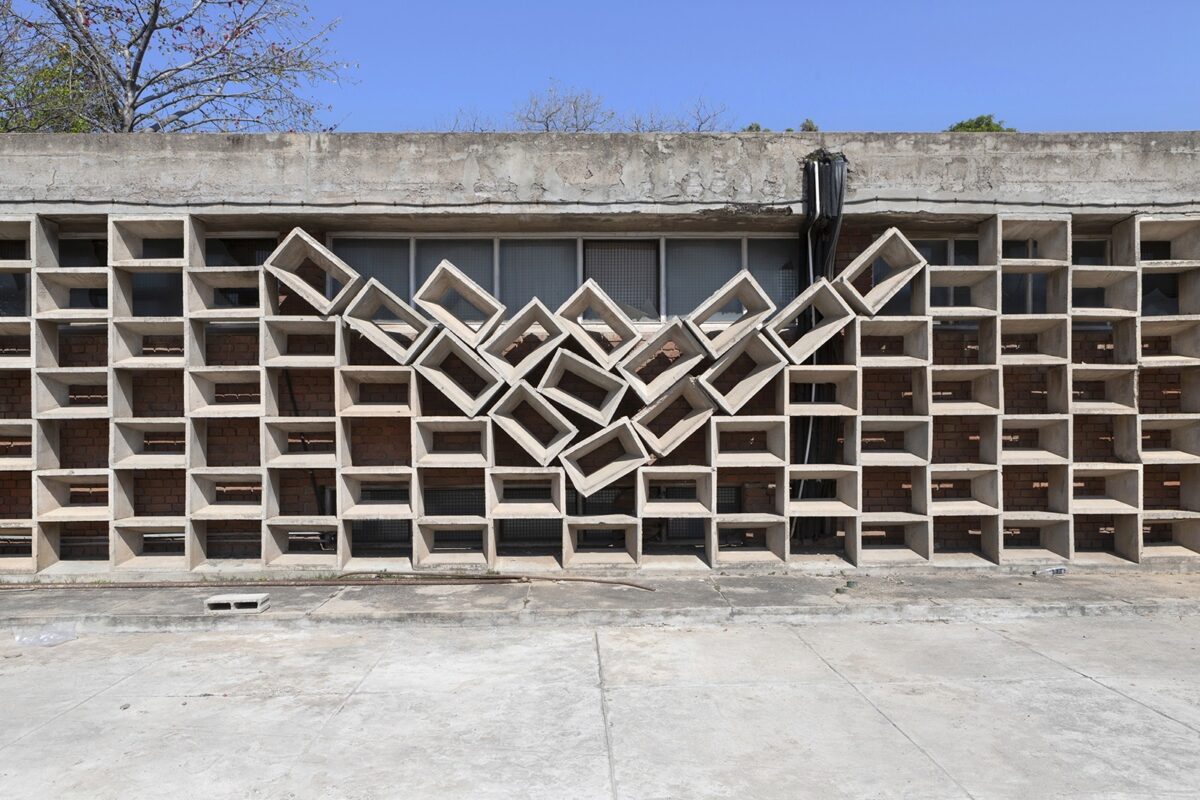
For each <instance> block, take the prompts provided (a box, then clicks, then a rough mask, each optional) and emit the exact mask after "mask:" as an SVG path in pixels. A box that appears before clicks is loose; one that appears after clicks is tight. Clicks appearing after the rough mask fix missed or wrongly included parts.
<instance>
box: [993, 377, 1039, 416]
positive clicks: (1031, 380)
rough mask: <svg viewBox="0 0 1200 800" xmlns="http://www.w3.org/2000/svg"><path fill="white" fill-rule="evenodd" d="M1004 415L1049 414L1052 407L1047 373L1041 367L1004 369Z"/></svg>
mask: <svg viewBox="0 0 1200 800" xmlns="http://www.w3.org/2000/svg"><path fill="white" fill-rule="evenodd" d="M1002 372H1003V379H1004V413H1005V414H1047V413H1050V405H1049V399H1048V395H1047V392H1048V391H1049V384H1048V382H1047V380H1046V371H1045V370H1044V369H1042V368H1040V367H1004V368H1003V370H1002Z"/></svg>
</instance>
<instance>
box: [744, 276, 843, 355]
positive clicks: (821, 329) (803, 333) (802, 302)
mask: <svg viewBox="0 0 1200 800" xmlns="http://www.w3.org/2000/svg"><path fill="white" fill-rule="evenodd" d="M810 309H811V310H813V311H815V313H816V314H817V315H818V318H817V321H816V324H814V325H813V326H812V327H811V328H807V329H802V328H801V327H800V325H799V324H798V323H799V322H800V318H801V316H803V315H805V314H807V313H808V312H809V310H810ZM853 319H854V311H853V309H851V308H850V306H848V305H846V301H845V300H843V299H842V298H841V295H839V294H838V293H837V291H836V290H835V289H834V288H833V285H832V284H830V283H829V281H827V280H825V279H824V278H821V279H819V280H818V281H817V282H816V283H814V284H813V285H812V286H809V287H808V288H807V289H805V290H804V291H803V292H801V293H800V294H798V295H796V298H795V299H794V300H792V302H790V303H788V304H787V305H786V306H784V307H783V308H782V309H781V310H780V312H779V313H778V314H776V315H775V316H774V317H773V318H772V319H771V321H770V322H769V323H768V324H767V326H766V327H765V328H764V329H763V331H764V332H765V333H766V335H767V337H768V338H770V339H771V341H772V342H774V343H775V344H776V345H777V346H778V347H779V351H780V352H781V353H784V354H785V355H787V357H788V360H789V361H791V362H792V363H793V364H803V363H804V362H805V361H806V360H807V359H809V358H810V357H811V356H812V355H813V354H814V353H815V352H817V350H818V349H820V347H821V345H823V344H825V343H826V342H827V341H829V340H830V339H832V338H833V337H834V336H836V335H837V334H838V333H839V332H840V331H841V330H842V329H843V328H845V327H846V326H847V325H848V324H850V321H851V320H853Z"/></svg>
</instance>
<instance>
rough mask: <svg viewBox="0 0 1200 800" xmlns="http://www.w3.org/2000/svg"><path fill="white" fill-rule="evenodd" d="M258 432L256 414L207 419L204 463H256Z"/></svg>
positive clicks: (241, 465) (233, 465)
mask: <svg viewBox="0 0 1200 800" xmlns="http://www.w3.org/2000/svg"><path fill="white" fill-rule="evenodd" d="M258 434H259V428H258V419H257V418H248V419H242V418H230V419H219V418H216V419H210V420H208V422H207V431H206V433H205V440H204V441H205V455H206V456H207V463H208V466H210V467H255V466H258V461H259V438H258Z"/></svg>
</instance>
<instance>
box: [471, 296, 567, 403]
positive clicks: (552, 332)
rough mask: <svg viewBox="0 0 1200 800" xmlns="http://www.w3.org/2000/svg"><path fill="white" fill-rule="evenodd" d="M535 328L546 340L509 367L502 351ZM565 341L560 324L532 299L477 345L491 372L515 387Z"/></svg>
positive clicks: (548, 310) (543, 306)
mask: <svg viewBox="0 0 1200 800" xmlns="http://www.w3.org/2000/svg"><path fill="white" fill-rule="evenodd" d="M535 325H539V326H541V328H542V330H544V331H545V332H546V339H545V340H544V341H543V342H542V343H541V344H539V345H538V346H537V347H535V348H534V349H533V350H531V351H530V352H529V353H528V354H527V355H526V356H525V357H524V358H522V359H521V360H520V361H518V362H517V363H516V364H512V363H510V362H509V361H508V359H506V358H505V357H504V353H505V351H507V350H508V349H509V348H510V347H512V346H513V345H515V344H517V342H518V341H520V340H521V339H522V338H524V337H525V335H526V334H527V333H528V332H529V331H530V329H531V328H532V327H533V326H535ZM566 338H567V332H566V330H565V329H564V328H563V326H562V325H561V324H560V320H559V319H558V318H557V317H555V316H554V314H553V313H552V312H551V311H550V309H548V308H546V306H545V305H544V304H543V303H542V301H541V300H538V299H537V298H536V297H535V298H533V299H532V300H530V301H529V302H528V303H526V304H525V307H524V308H522V309H521V310H520V311H518V312H517V315H516V316H515V317H513V318H512V319H510V320H509V321H508V322H506V323H505V324H504V325H503V326H501V327H500V328H498V329H497V330H496V332H495V333H493V334H492V335H491V336H490V337H489V338H488V340H487V341H486V342H484V343H483V344H482V345H480V347H479V354H480V355H481V356H483V357H484V358H485V359H487V361H488V363H489V364H491V366H492V369H494V370H496V371H497V372H499V373H500V375H501V376H502V377H503V378H504V379H505V380H506V381H508V382H509V383H510V384H516V383H518V382H519V381H521V379H523V378H524V377H525V375H526V374H528V373H529V371H530V370H532V369H533V368H534V367H536V366H537V365H538V364H540V363H542V361H544V360H545V359H547V358H549V357H550V354H551V353H553V352H554V350H555V349H556V348H557V347H558V346H559V345H560V344H562V342H563V340H564V339H566Z"/></svg>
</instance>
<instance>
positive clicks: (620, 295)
mask: <svg viewBox="0 0 1200 800" xmlns="http://www.w3.org/2000/svg"><path fill="white" fill-rule="evenodd" d="M583 277H584V279H585V280H586V279H588V278H591V279H593V280H595V281H596V283H598V284H600V288H601V289H603V290H604V291H605V292H606V293H608V296H609V297H611V298H612V299H613V300H614V301H615V302H616V303H617V305H619V306H620V307H621V308H622V309H623V310H624V311H625V313H626V314H628V315H629V316H630V318H632V319H635V320H638V319H643V320H644V319H658V316H659V314H658V241H657V240H654V239H651V240H614V241H591V242H584V243H583Z"/></svg>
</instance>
